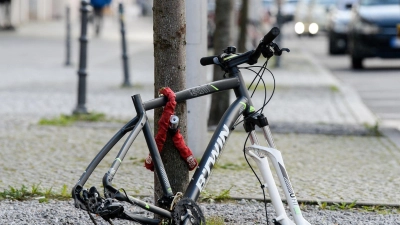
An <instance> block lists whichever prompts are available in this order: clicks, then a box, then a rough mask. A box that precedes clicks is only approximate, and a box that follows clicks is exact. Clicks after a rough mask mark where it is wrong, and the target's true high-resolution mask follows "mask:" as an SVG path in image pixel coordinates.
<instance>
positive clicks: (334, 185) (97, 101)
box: [0, 15, 400, 204]
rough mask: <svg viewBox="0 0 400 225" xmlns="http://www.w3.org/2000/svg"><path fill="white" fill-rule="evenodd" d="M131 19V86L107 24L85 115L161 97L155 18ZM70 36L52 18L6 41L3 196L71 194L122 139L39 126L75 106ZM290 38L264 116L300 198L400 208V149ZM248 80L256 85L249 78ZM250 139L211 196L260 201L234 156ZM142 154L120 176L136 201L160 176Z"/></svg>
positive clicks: (230, 152)
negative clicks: (376, 131)
mask: <svg viewBox="0 0 400 225" xmlns="http://www.w3.org/2000/svg"><path fill="white" fill-rule="evenodd" d="M127 21H129V23H128V22H127V31H128V34H127V37H128V49H129V60H130V71H131V73H130V74H131V82H132V84H133V85H134V87H133V88H121V87H120V86H121V84H122V81H123V72H122V62H121V51H120V43H119V29H118V26H117V25H118V24H117V22H115V21H113V20H111V19H110V18H108V19H107V20H106V24H105V26H106V28H107V30H108V32H109V33H108V34H104V35H103V36H102V37H100V38H90V40H89V45H88V77H87V84H88V92H87V107H88V109H89V110H93V111H96V112H102V113H105V114H106V115H107V116H108V117H112V118H118V119H121V120H128V119H130V118H132V117H133V116H134V115H135V113H134V107H133V105H132V101H131V98H130V96H131V95H133V94H136V93H140V94H141V96H142V99H143V100H144V101H146V100H149V99H151V98H152V97H153V95H154V88H153V83H154V81H153V67H154V62H153V50H152V48H153V45H152V21H151V19H149V18H139V17H134V16H133V15H132V17H130V19H128V20H127ZM73 26H74V35H75V40H76V37H77V30H79V28H78V27H76V26H77V24H76V23H75V24H73ZM63 29H64V24H63V21H55V22H46V23H36V24H35V23H33V24H27V25H25V26H23V27H19V28H18V30H17V32H15V33H0V79H1V82H0V101H1V102H2V106H1V107H0V121H1V122H0V170H1V171H2V175H1V180H0V190H2V189H7V188H8V186H9V185H11V186H13V187H20V186H21V185H26V186H28V187H29V186H30V185H32V184H38V183H41V185H42V186H43V187H47V188H48V187H51V186H52V187H54V190H58V189H60V188H61V187H62V185H63V184H66V185H67V186H68V187H69V188H71V187H72V186H73V185H74V184H75V183H76V181H77V179H78V178H79V177H80V175H81V174H82V172H83V171H84V169H85V168H86V166H87V165H88V164H89V162H90V160H91V159H92V158H93V157H94V155H95V154H96V153H97V152H98V151H99V150H100V149H101V147H102V146H103V145H104V144H105V143H106V142H107V141H108V140H109V139H110V138H111V137H112V135H113V134H114V133H115V132H116V131H117V130H118V127H117V126H115V124H111V125H110V124H103V123H96V124H77V125H74V126H70V127H55V126H39V125H37V122H38V120H39V119H41V118H50V117H54V116H59V115H60V114H71V113H72V110H73V109H74V107H75V106H76V89H77V65H78V63H77V61H78V59H77V57H76V56H77V55H78V47H79V45H78V43H77V41H75V42H74V43H73V52H72V55H73V57H72V60H73V64H74V65H73V66H72V67H65V66H64V65H63V64H64V62H65V58H64V54H65V53H64V48H65V42H64V30H63ZM90 35H92V34H90ZM78 36H79V35H78ZM90 37H93V36H90ZM294 41H296V40H291V39H288V40H284V46H283V47H288V48H290V49H291V52H290V53H288V54H285V53H284V56H282V59H281V60H282V66H281V68H275V69H274V68H272V69H271V70H272V72H273V73H274V75H275V79H276V83H277V89H276V91H275V94H274V97H273V98H272V100H271V102H270V104H268V106H267V107H266V109H265V114H266V115H267V117H268V119H269V121H270V123H271V126H272V129H273V131H277V132H278V134H276V135H275V136H274V137H275V139H276V143H277V146H278V149H280V150H281V151H282V154H283V157H284V159H285V165H286V167H287V170H288V173H289V174H290V177H291V180H292V184H293V186H294V189H295V190H296V192H297V196H298V199H299V200H300V201H316V200H320V201H334V202H353V201H357V202H358V203H371V204H398V201H397V199H399V198H400V193H399V192H398V191H397V190H398V187H399V185H400V178H399V177H400V176H399V175H400V174H399V171H400V149H399V147H397V146H396V145H395V144H393V142H392V141H390V140H389V139H388V138H386V137H376V136H365V134H367V133H368V131H369V130H368V129H366V127H365V125H364V124H369V126H371V127H372V126H374V125H375V122H376V119H375V117H374V115H373V114H372V113H371V112H370V111H369V109H367V108H366V107H365V105H364V104H363V103H362V101H361V100H360V98H359V96H358V95H357V93H356V92H355V91H354V90H353V89H352V88H351V87H349V86H346V85H345V84H342V83H340V82H339V81H338V80H337V79H335V78H334V77H333V76H332V75H331V74H330V73H329V71H327V70H325V69H324V68H322V67H321V66H319V65H318V64H316V63H315V59H313V56H311V55H309V54H307V53H306V52H304V51H303V50H302V49H301V47H299V45H298V44H296V43H295V42H294ZM208 77H209V78H210V77H211V75H210V74H209V76H208ZM244 77H245V78H246V79H250V78H252V77H253V76H250V74H248V73H247V72H244ZM265 79H266V83H267V87H268V95H270V92H271V90H272V88H271V87H272V79H271V77H269V76H268V75H266V78H265ZM256 95H257V96H255V97H254V98H253V99H254V100H253V101H254V103H255V105H256V106H260V105H261V104H262V100H263V93H262V92H257V93H256ZM150 116H151V114H150ZM117 125H120V124H117ZM332 134H335V135H332ZM209 136H211V133H210V134H209ZM244 136H245V135H244V133H242V132H234V133H233V134H232V135H231V137H230V138H229V141H228V145H227V147H226V148H225V149H224V153H223V155H222V157H221V159H220V160H219V162H218V164H219V166H218V168H216V169H215V170H214V172H213V175H212V178H211V180H210V181H209V183H208V186H207V190H208V191H211V190H212V192H214V193H220V192H221V191H222V190H223V189H229V188H231V191H230V193H231V195H232V196H234V197H241V198H261V197H262V192H261V190H260V189H259V184H257V181H256V179H255V178H254V176H253V175H252V174H251V172H250V170H249V169H248V167H247V165H246V163H245V161H244V159H243V155H242V151H241V149H240V148H241V147H239V149H238V147H237V146H242V144H243V141H244V138H245V137H244ZM259 137H262V135H260V136H259ZM121 144H122V143H121ZM121 144H118V146H116V150H114V151H112V152H111V153H110V154H109V155H108V156H107V157H106V158H105V160H103V162H102V163H101V165H100V166H99V169H98V170H96V171H95V174H94V175H93V176H92V179H91V180H89V181H88V183H87V186H88V187H90V185H96V186H100V185H101V178H102V176H103V174H104V172H105V171H107V169H108V167H109V166H110V165H111V162H112V160H113V159H114V157H115V155H116V154H117V150H119V147H120V146H121ZM146 156H147V152H146V150H145V141H144V139H143V138H142V136H141V135H139V137H138V140H137V141H135V143H134V145H133V146H132V150H131V152H129V153H128V155H127V156H126V158H125V160H124V164H123V166H122V167H121V168H120V169H119V173H120V174H123V173H125V174H127V175H129V176H126V177H118V175H117V176H116V177H115V180H114V184H116V185H117V186H118V187H124V188H125V189H126V190H127V191H128V192H129V193H131V194H143V195H151V194H152V191H153V190H152V189H151V188H150V187H151V186H152V180H153V178H152V176H153V175H152V173H151V172H149V171H146V170H145V169H144V168H143V165H142V163H143V159H144V158H145V157H146ZM149 178H150V179H149ZM132 183H140V186H133V185H132Z"/></svg>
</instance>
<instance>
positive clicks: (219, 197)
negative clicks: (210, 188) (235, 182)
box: [200, 187, 232, 203]
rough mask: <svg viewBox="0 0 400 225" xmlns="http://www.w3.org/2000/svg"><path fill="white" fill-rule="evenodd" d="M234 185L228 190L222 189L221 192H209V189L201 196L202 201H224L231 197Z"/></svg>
mask: <svg viewBox="0 0 400 225" xmlns="http://www.w3.org/2000/svg"><path fill="white" fill-rule="evenodd" d="M231 189H232V187H230V188H229V189H228V190H225V189H224V190H222V191H221V192H220V193H219V194H214V193H209V192H207V191H203V192H202V193H201V196H200V201H201V202H210V203H211V202H223V201H227V200H230V199H231V195H230V192H231Z"/></svg>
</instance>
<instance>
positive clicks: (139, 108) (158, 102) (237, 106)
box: [72, 66, 253, 218]
mask: <svg viewBox="0 0 400 225" xmlns="http://www.w3.org/2000/svg"><path fill="white" fill-rule="evenodd" d="M230 89H233V90H234V92H235V95H236V100H235V101H234V102H233V103H232V104H231V105H230V106H229V108H228V109H227V110H226V112H225V113H224V115H223V117H222V118H221V120H220V122H219V124H218V126H217V128H216V130H215V132H214V135H213V136H212V138H211V140H210V142H209V144H208V146H207V148H206V150H205V152H204V155H203V157H202V160H201V162H200V164H199V166H198V167H197V169H196V171H195V173H194V175H193V177H192V179H191V180H190V183H189V186H188V188H187V189H186V192H185V193H184V197H189V198H191V199H192V200H194V201H196V200H197V199H198V197H199V195H200V192H201V191H202V189H203V188H204V186H205V184H206V182H207V179H208V178H209V175H210V173H211V170H212V168H213V166H214V164H215V162H216V161H217V159H218V157H219V156H220V154H221V152H222V150H223V148H224V145H225V143H226V140H227V139H228V138H229V135H230V133H231V131H232V130H233V127H234V124H235V122H236V121H237V119H238V118H239V117H240V116H241V115H242V114H243V113H244V112H245V111H247V110H249V109H250V108H252V106H253V105H252V103H251V98H250V96H249V93H248V91H247V89H246V87H245V83H244V81H243V78H242V75H241V73H240V71H239V70H238V68H237V67H236V66H235V67H232V68H231V69H230V70H229V78H226V79H224V80H220V81H215V82H211V83H208V84H205V85H201V86H197V87H193V88H190V89H186V90H183V91H179V92H176V93H175V94H176V101H177V102H178V103H179V102H183V101H186V100H188V99H192V98H197V97H201V96H205V95H209V94H213V93H216V92H221V91H225V90H230ZM132 100H133V103H134V105H135V109H136V112H137V116H136V117H135V118H133V119H132V120H131V121H129V122H128V123H127V124H126V125H124V126H123V127H122V128H121V129H120V130H119V131H118V132H117V133H116V134H115V135H114V136H113V137H112V138H111V139H110V141H109V142H108V143H107V144H106V145H105V146H104V147H103V148H102V149H101V150H100V152H99V153H98V154H97V155H96V157H95V158H94V159H93V160H92V162H91V163H90V164H89V166H88V167H87V168H86V170H85V172H84V173H83V174H82V175H81V177H80V179H79V181H78V183H77V184H76V185H75V187H74V188H73V190H72V196H73V198H74V199H75V206H76V207H80V208H83V209H85V207H86V206H85V205H84V204H83V201H81V202H80V200H81V197H80V194H79V193H80V191H82V189H83V186H84V184H85V183H86V181H87V180H88V178H89V177H90V175H91V174H92V172H93V171H94V169H95V168H96V167H97V166H98V164H99V163H100V162H101V161H102V160H103V158H104V156H105V155H107V154H108V153H109V151H110V150H111V149H112V148H113V146H114V145H115V144H116V143H117V142H119V141H120V139H121V138H122V137H123V136H124V135H125V134H126V133H128V132H129V131H132V132H131V133H130V135H129V136H128V138H127V139H126V140H125V142H124V144H123V146H122V148H121V150H120V151H119V152H118V155H117V157H116V158H115V160H114V162H113V163H112V165H111V168H110V169H109V170H108V172H107V173H106V174H105V175H104V178H103V186H104V191H105V195H106V197H110V198H116V199H118V200H123V201H129V202H131V203H132V202H133V203H134V204H135V205H137V206H139V207H141V208H143V209H145V210H148V211H151V212H153V213H156V214H159V215H161V216H164V217H167V218H171V213H170V212H169V211H167V210H165V209H162V208H160V207H157V206H154V205H150V204H148V203H145V202H143V201H141V200H139V199H136V198H133V197H130V196H125V195H122V194H121V193H119V191H118V190H116V189H115V188H113V187H112V179H113V177H114V175H115V173H116V172H117V170H118V168H119V166H120V164H121V162H122V160H123V159H124V157H125V155H126V153H127V152H128V150H129V147H130V146H131V144H132V143H133V141H134V140H135V138H136V137H137V135H138V134H139V133H140V131H141V130H143V134H144V136H145V139H146V143H147V146H148V148H149V151H150V155H151V157H152V160H153V163H154V168H155V171H156V173H157V176H158V179H159V181H160V184H161V187H162V190H163V193H164V196H166V197H172V196H173V195H174V193H173V191H172V189H171V186H170V183H169V180H168V177H167V174H166V172H165V169H164V165H163V163H162V160H161V156H160V153H159V151H158V149H157V145H156V142H155V139H154V136H153V134H152V132H151V128H150V124H149V121H148V119H147V115H146V111H147V110H151V109H155V108H159V107H162V106H165V104H166V103H167V99H166V98H164V97H159V98H156V99H152V100H150V101H146V102H142V100H141V97H140V95H134V96H132ZM205 159H206V160H205Z"/></svg>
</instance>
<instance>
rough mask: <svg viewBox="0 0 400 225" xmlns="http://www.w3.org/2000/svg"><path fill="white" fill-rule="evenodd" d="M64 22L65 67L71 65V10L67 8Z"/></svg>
mask: <svg viewBox="0 0 400 225" xmlns="http://www.w3.org/2000/svg"><path fill="white" fill-rule="evenodd" d="M65 20H66V39H65V41H66V45H65V47H66V58H65V65H66V66H70V65H71V8H70V7H69V6H67V7H66V8H65Z"/></svg>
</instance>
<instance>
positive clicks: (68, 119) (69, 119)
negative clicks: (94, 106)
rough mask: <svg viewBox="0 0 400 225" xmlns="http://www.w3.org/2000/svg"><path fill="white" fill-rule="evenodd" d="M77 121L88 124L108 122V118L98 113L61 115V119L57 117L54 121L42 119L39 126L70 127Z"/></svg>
mask: <svg viewBox="0 0 400 225" xmlns="http://www.w3.org/2000/svg"><path fill="white" fill-rule="evenodd" d="M77 121H88V122H97V121H106V116H105V114H104V113H96V112H92V113H87V114H72V115H65V114H61V115H60V116H59V117H55V118H52V119H40V120H39V125H52V126H68V125H71V124H73V123H74V122H77Z"/></svg>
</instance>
